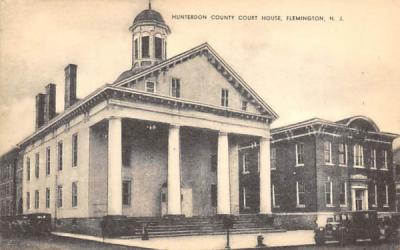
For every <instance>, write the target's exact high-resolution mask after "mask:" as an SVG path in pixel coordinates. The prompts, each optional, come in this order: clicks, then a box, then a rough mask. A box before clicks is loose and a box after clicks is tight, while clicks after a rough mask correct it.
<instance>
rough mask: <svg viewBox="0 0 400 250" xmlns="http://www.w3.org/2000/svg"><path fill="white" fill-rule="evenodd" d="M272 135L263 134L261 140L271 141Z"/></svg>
mask: <svg viewBox="0 0 400 250" xmlns="http://www.w3.org/2000/svg"><path fill="white" fill-rule="evenodd" d="M271 139H272V136H270V135H267V136H261V137H260V141H271Z"/></svg>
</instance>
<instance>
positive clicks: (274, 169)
mask: <svg viewBox="0 0 400 250" xmlns="http://www.w3.org/2000/svg"><path fill="white" fill-rule="evenodd" d="M272 170H276V168H271V171H272ZM258 172H260V171H258Z"/></svg>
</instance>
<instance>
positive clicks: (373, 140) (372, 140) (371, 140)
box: [365, 132, 392, 144]
mask: <svg viewBox="0 0 400 250" xmlns="http://www.w3.org/2000/svg"><path fill="white" fill-rule="evenodd" d="M370 133H371V132H370ZM378 134H382V133H378ZM365 141H370V142H379V143H385V144H392V143H391V142H387V141H381V140H375V139H368V138H366V139H365Z"/></svg>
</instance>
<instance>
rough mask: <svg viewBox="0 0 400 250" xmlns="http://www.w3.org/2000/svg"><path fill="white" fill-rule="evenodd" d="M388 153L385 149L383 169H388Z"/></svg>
mask: <svg viewBox="0 0 400 250" xmlns="http://www.w3.org/2000/svg"><path fill="white" fill-rule="evenodd" d="M388 169H389V167H388V153H387V150H384V151H383V168H381V170H388Z"/></svg>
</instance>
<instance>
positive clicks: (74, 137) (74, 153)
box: [72, 134, 78, 167]
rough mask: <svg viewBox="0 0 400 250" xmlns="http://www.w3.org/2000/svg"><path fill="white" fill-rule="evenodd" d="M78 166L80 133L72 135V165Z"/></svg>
mask: <svg viewBox="0 0 400 250" xmlns="http://www.w3.org/2000/svg"><path fill="white" fill-rule="evenodd" d="M76 166H78V134H73V135H72V167H76Z"/></svg>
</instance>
